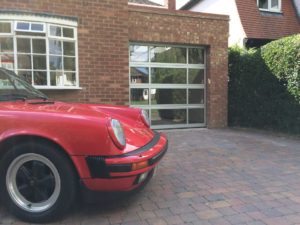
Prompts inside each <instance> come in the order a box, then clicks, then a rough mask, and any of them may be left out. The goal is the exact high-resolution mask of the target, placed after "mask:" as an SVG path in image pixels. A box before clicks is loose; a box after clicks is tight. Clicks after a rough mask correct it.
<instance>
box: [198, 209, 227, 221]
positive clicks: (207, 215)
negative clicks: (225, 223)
mask: <svg viewBox="0 0 300 225" xmlns="http://www.w3.org/2000/svg"><path fill="white" fill-rule="evenodd" d="M196 214H197V216H198V217H199V218H200V219H202V220H209V219H215V218H218V217H221V216H222V215H221V214H220V213H219V212H218V211H217V210H214V209H212V210H206V211H201V212H196Z"/></svg>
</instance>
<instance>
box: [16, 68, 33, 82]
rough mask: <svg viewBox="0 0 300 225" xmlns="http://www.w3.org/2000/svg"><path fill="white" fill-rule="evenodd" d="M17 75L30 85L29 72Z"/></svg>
mask: <svg viewBox="0 0 300 225" xmlns="http://www.w3.org/2000/svg"><path fill="white" fill-rule="evenodd" d="M17 74H18V75H19V76H20V77H21V78H22V79H23V80H25V81H26V82H27V83H29V84H32V76H31V71H18V72H17Z"/></svg>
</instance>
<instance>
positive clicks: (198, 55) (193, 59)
mask: <svg viewBox="0 0 300 225" xmlns="http://www.w3.org/2000/svg"><path fill="white" fill-rule="evenodd" d="M189 63H190V64H204V50H203V49H200V48H189Z"/></svg>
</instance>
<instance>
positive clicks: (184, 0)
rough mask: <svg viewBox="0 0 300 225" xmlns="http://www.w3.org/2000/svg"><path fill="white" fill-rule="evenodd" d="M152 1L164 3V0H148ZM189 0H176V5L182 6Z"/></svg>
mask: <svg viewBox="0 0 300 225" xmlns="http://www.w3.org/2000/svg"><path fill="white" fill-rule="evenodd" d="M150 1H152V2H156V3H158V4H161V5H162V4H164V0H150ZM188 1H189V0H176V7H177V8H180V7H181V6H183V5H184V4H185V3H186V2H188Z"/></svg>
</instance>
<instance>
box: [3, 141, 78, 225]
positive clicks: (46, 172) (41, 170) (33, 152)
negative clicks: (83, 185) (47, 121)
mask: <svg viewBox="0 0 300 225" xmlns="http://www.w3.org/2000/svg"><path fill="white" fill-rule="evenodd" d="M22 160H23V161H22ZM26 160H27V161H26ZM0 190H1V193H0V197H1V200H2V202H3V204H5V206H6V207H7V209H8V210H9V211H10V212H11V213H12V214H14V215H15V216H16V217H18V218H20V219H22V220H24V221H27V222H32V223H44V222H50V221H54V220H56V219H58V218H59V217H61V216H62V215H63V214H65V213H66V212H67V211H68V209H69V208H70V207H71V205H72V203H73V202H74V200H75V196H76V192H77V176H76V173H75V171H74V167H73V166H72V165H71V162H70V160H69V159H68V158H67V156H65V155H64V154H63V153H62V152H60V151H59V150H58V149H56V148H55V147H53V146H49V145H47V144H44V143H35V142H34V143H33V142H30V143H21V144H18V145H16V146H14V147H12V148H11V149H9V150H8V151H7V152H6V153H5V155H4V156H3V158H2V160H1V162H0ZM15 190H17V191H15ZM21 192H23V193H24V194H21ZM12 193H13V194H12ZM15 193H17V194H15ZM14 194H15V195H14ZM26 195H27V197H24V196H26ZM12 196H13V197H12ZM15 196H17V197H15ZM20 199H21V200H22V199H23V200H24V199H25V200H24V201H21V203H22V204H21V203H19V202H20V201H19V202H18V200H20ZM29 199H30V200H29ZM27 201H29V202H30V204H28V203H27ZM24 202H25V203H24ZM31 202H32V203H33V204H31ZM47 202H49V204H48V203H47ZM40 203H41V205H42V206H43V205H46V206H47V207H44V208H41V207H40V208H39V207H38V206H39V205H38V204H40ZM44 203H45V204H44ZM46 203H47V204H46ZM35 206H36V207H35ZM34 207H35V208H34ZM33 209H34V210H33ZM30 210H33V211H30Z"/></svg>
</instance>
